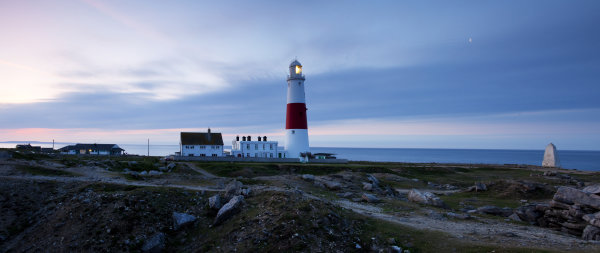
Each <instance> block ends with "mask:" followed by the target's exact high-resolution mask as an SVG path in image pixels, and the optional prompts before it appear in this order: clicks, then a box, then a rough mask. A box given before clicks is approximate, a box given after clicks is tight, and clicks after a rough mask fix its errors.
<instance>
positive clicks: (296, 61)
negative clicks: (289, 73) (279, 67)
mask: <svg viewBox="0 0 600 253" xmlns="http://www.w3.org/2000/svg"><path fill="white" fill-rule="evenodd" d="M293 66H302V64H300V62H299V61H298V60H294V61H293V62H292V63H290V68H291V67H293Z"/></svg>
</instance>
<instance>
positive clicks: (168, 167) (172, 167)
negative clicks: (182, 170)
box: [167, 163, 177, 170]
mask: <svg viewBox="0 0 600 253" xmlns="http://www.w3.org/2000/svg"><path fill="white" fill-rule="evenodd" d="M175 166H177V164H176V163H169V164H167V170H172V169H174V168H175Z"/></svg>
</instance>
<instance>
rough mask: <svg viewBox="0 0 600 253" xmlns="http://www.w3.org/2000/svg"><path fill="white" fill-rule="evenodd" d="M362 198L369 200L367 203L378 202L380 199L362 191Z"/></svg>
mask: <svg viewBox="0 0 600 253" xmlns="http://www.w3.org/2000/svg"><path fill="white" fill-rule="evenodd" d="M362 200H364V201H366V202H369V203H378V202H380V201H381V200H380V199H379V198H377V197H376V196H375V195H373V194H368V193H363V195H362Z"/></svg>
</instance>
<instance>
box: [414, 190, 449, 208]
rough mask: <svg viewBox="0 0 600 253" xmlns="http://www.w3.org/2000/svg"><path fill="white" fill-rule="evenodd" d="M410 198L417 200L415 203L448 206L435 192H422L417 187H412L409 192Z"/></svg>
mask: <svg viewBox="0 0 600 253" xmlns="http://www.w3.org/2000/svg"><path fill="white" fill-rule="evenodd" d="M408 200H409V201H412V202H415V203H419V204H424V205H431V206H437V207H445V206H446V204H445V203H444V201H442V200H441V199H440V198H439V197H438V196H436V195H435V194H433V193H431V192H421V191H419V190H417V189H412V190H410V191H409V192H408Z"/></svg>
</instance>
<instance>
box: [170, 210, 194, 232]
mask: <svg viewBox="0 0 600 253" xmlns="http://www.w3.org/2000/svg"><path fill="white" fill-rule="evenodd" d="M194 221H196V216H193V215H190V214H187V213H178V212H173V229H175V230H178V229H180V228H182V227H184V226H187V225H189V224H191V223H193V222H194Z"/></svg>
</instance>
